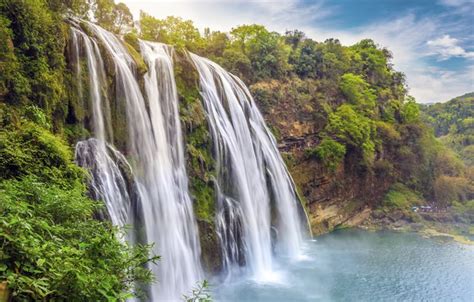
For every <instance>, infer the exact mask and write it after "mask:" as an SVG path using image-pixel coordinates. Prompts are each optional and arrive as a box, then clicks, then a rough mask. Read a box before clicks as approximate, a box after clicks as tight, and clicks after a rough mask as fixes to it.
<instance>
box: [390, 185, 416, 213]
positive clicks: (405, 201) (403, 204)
mask: <svg viewBox="0 0 474 302" xmlns="http://www.w3.org/2000/svg"><path fill="white" fill-rule="evenodd" d="M422 200H423V199H422V197H421V196H420V195H419V194H418V193H416V192H414V191H412V190H410V189H409V188H408V187H406V186H405V185H403V184H401V183H396V184H394V185H392V186H391V187H390V190H389V191H388V193H387V194H386V195H385V197H384V200H383V205H384V206H386V207H389V208H396V209H407V208H409V207H410V206H412V205H418V204H421V203H422Z"/></svg>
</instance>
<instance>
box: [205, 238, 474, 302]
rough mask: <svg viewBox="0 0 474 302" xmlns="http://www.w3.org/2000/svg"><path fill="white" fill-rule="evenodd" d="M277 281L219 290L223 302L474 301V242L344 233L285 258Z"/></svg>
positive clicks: (217, 295) (216, 293) (244, 282)
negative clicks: (296, 256)
mask: <svg viewBox="0 0 474 302" xmlns="http://www.w3.org/2000/svg"><path fill="white" fill-rule="evenodd" d="M278 266H279V268H277V269H276V270H275V278H274V281H272V282H256V281H252V280H249V279H248V278H242V280H239V281H235V282H230V283H226V284H221V285H219V286H218V288H217V286H216V288H214V289H213V291H214V293H213V296H214V298H215V299H216V300H217V301H272V302H274V301H474V246H467V245H462V244H458V243H456V242H448V243H446V242H445V243H441V242H439V241H436V240H434V239H425V238H422V237H420V236H419V235H417V234H410V233H394V232H364V231H358V230H345V231H338V232H334V233H332V234H328V235H325V236H321V237H318V238H317V240H315V241H309V242H307V243H306V245H305V248H304V259H302V260H300V261H287V260H285V259H280V260H279V265H278Z"/></svg>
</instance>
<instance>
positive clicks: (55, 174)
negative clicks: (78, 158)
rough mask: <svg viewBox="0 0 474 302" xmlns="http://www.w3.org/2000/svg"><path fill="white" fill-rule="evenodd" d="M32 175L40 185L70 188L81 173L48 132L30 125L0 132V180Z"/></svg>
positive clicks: (64, 146)
mask: <svg viewBox="0 0 474 302" xmlns="http://www.w3.org/2000/svg"><path fill="white" fill-rule="evenodd" d="M25 175H36V176H37V177H38V178H39V179H40V180H41V181H44V182H51V183H55V184H60V185H61V186H63V187H71V186H74V183H76V182H81V181H82V177H83V175H84V174H83V172H82V169H80V168H79V167H77V166H76V165H74V164H73V162H72V152H71V150H70V149H69V147H68V146H67V145H66V144H65V143H64V142H63V141H62V140H61V139H60V138H58V137H56V136H54V135H53V134H52V133H51V132H49V131H48V130H46V129H44V128H42V127H40V126H38V125H36V124H34V123H31V122H23V123H21V125H20V126H19V127H9V128H5V129H1V130H0V180H1V179H10V178H20V177H22V176H25Z"/></svg>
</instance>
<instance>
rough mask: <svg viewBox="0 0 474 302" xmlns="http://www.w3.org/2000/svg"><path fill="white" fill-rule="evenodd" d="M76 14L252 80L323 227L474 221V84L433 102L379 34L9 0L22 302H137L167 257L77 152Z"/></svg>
mask: <svg viewBox="0 0 474 302" xmlns="http://www.w3.org/2000/svg"><path fill="white" fill-rule="evenodd" d="M73 16H74V17H77V18H81V19H89V20H92V21H94V22H96V23H97V24H99V25H101V26H102V27H104V28H105V29H107V30H110V31H112V32H114V33H116V34H117V35H121V37H123V39H124V41H126V42H124V43H126V44H127V46H128V47H129V49H130V52H133V53H135V54H136V55H137V59H136V60H137V66H139V67H141V68H143V69H146V66H144V63H143V61H142V60H141V59H140V57H139V55H138V51H139V49H137V47H136V45H135V44H136V42H137V39H138V38H139V39H144V40H150V41H157V42H162V43H166V44H170V45H173V46H174V47H175V49H176V51H177V53H178V54H183V53H184V50H188V51H191V52H193V53H196V54H199V55H201V56H205V57H207V58H209V59H211V60H213V61H215V62H217V63H218V64H220V65H222V66H223V67H224V68H225V69H227V70H228V71H230V72H231V73H233V74H234V75H236V76H238V77H240V78H241V79H242V80H243V81H244V82H245V83H246V84H247V85H249V87H250V90H251V92H252V94H253V96H254V98H255V100H256V102H257V104H258V107H259V108H260V110H261V112H262V113H263V115H264V117H265V119H266V122H267V124H268V126H269V127H270V129H271V131H272V132H273V134H274V135H275V137H276V139H277V141H278V144H279V148H280V151H281V152H282V154H283V156H284V159H285V161H286V164H287V166H288V169H289V171H290V173H291V175H292V177H293V179H294V181H295V183H296V185H297V188H298V191H299V195H300V198H301V199H302V200H303V202H304V204H305V207H306V209H307V210H308V215H309V218H310V222H311V228H312V230H313V232H314V233H315V234H320V233H324V232H328V231H331V230H333V229H335V228H339V227H345V226H354V225H359V224H364V223H366V224H367V223H368V222H370V223H373V224H384V223H385V222H387V223H393V222H396V221H398V220H405V221H408V222H416V223H422V222H423V221H424V220H425V219H428V218H429V217H424V216H423V215H419V214H417V213H415V212H413V211H412V210H411V209H412V207H414V206H422V205H429V206H431V207H432V208H436V209H437V211H440V212H443V211H445V212H449V213H451V214H452V215H454V216H452V217H451V218H449V219H448V220H449V222H456V223H459V224H461V225H463V224H470V223H472V222H473V218H474V201H473V200H474V166H473V164H474V159H473V156H474V148H473V141H474V132H473V129H474V118H473V116H474V97H473V94H472V93H471V94H466V95H464V96H462V97H459V98H456V99H453V100H451V101H449V102H447V103H444V104H433V105H423V106H420V105H418V104H417V103H416V101H415V99H414V98H413V97H411V96H410V95H409V94H408V90H407V85H406V82H405V76H404V75H403V74H402V73H400V72H397V71H396V70H395V69H394V67H393V65H392V63H391V59H392V57H391V53H390V51H389V50H388V49H385V48H381V47H380V46H378V45H377V43H376V41H372V40H370V39H366V40H362V41H360V42H358V43H356V44H354V45H351V46H344V45H341V43H340V42H339V41H338V40H337V39H329V40H326V41H323V42H318V41H314V40H313V39H311V38H308V37H306V36H305V34H304V33H303V32H301V31H298V30H293V31H288V32H286V33H284V34H280V33H276V32H272V31H269V30H268V29H266V28H265V27H264V26H261V25H241V26H237V27H235V28H233V29H232V30H231V31H230V32H219V31H210V30H209V29H205V30H204V31H203V32H200V31H199V30H198V29H197V28H196V27H195V26H194V25H193V23H192V22H191V21H189V20H183V19H181V18H179V17H168V18H166V19H157V18H154V17H153V16H151V15H149V14H147V13H145V12H141V14H140V16H139V19H138V20H134V19H133V16H132V14H131V12H130V11H129V9H128V8H127V7H126V6H125V5H124V4H122V3H119V4H115V3H114V1H113V0H91V1H87V0H69V1H57V0H0V211H1V217H0V245H1V246H2V248H1V251H0V258H1V262H0V284H2V285H5V282H6V283H7V284H8V288H9V290H10V291H11V294H12V295H13V297H14V299H16V300H45V299H46V300H50V299H53V300H68V301H73V300H74V301H75V300H77V301H89V300H97V301H102V300H114V299H119V300H124V299H126V298H128V297H130V296H132V295H140V292H139V287H137V286H134V284H135V282H151V281H152V276H151V274H150V271H149V270H147V269H146V266H144V265H145V264H146V263H151V262H155V261H157V260H158V255H150V253H149V248H150V247H149V246H141V245H138V246H133V247H131V246H128V245H126V244H124V243H123V242H122V240H120V234H121V232H122V230H119V229H118V228H116V227H114V226H112V225H111V223H110V222H107V221H103V220H99V219H97V217H98V215H97V214H98V213H99V212H100V209H101V208H103V205H102V204H101V202H100V201H95V200H92V199H91V198H90V197H88V194H87V185H86V184H87V173H86V172H85V171H84V170H83V169H81V168H79V167H78V166H76V165H75V164H74V162H73V148H74V144H75V143H76V142H77V141H78V139H79V138H81V137H84V136H87V133H88V130H87V127H84V124H87V119H88V117H87V113H86V112H84V111H85V109H82V110H81V105H80V104H81V103H80V100H79V96H78V95H77V93H75V91H77V89H76V88H77V87H76V85H77V81H76V80H75V77H74V76H75V71H74V70H72V69H71V66H70V64H69V61H68V57H67V53H68V49H67V48H68V44H67V41H68V39H69V37H68V35H69V31H68V28H69V23H68V22H67V19H68V18H70V17H73ZM183 57H184V56H183ZM140 64H141V65H140ZM140 72H141V73H143V72H144V71H143V70H142V71H140V70H139V73H140ZM178 72H179V70H178ZM181 74H185V72H183V71H182V70H181ZM183 77H184V76H183ZM188 80H189V79H188ZM191 81H192V79H191ZM177 84H178V88H180V87H181V86H182V85H181V84H182V83H181V82H180V81H178V83H177ZM180 85H181V86H180ZM179 93H180V97H181V99H182V104H181V106H182V108H180V109H181V110H183V112H184V111H185V112H188V113H189V114H188V115H185V114H183V116H182V123H183V125H184V127H183V128H185V129H187V133H186V134H187V136H188V140H189V143H188V144H187V146H186V147H187V152H188V160H189V161H190V163H189V164H188V170H190V174H191V177H192V179H191V181H190V185H191V186H192V189H193V192H194V195H195V202H196V204H197V206H196V211H197V212H198V213H197V216H198V218H199V219H200V221H199V222H198V223H199V224H200V225H201V223H204V222H206V221H207V222H209V221H211V220H212V209H210V206H209V204H208V203H209V202H208V201H207V200H208V199H209V198H211V197H209V196H211V195H212V194H213V192H212V189H210V188H209V186H210V185H209V183H210V181H209V180H208V178H210V176H209V175H208V174H207V172H209V171H207V170H206V167H207V166H209V169H211V168H212V163H210V162H212V160H211V158H210V157H212V155H211V154H210V151H209V150H210V146H209V144H210V141H209V139H208V138H207V136H208V134H206V133H207V132H206V130H204V128H202V129H201V128H199V127H200V125H199V124H197V123H196V120H197V119H196V115H199V112H197V111H198V110H196V108H195V107H193V106H195V105H194V104H193V103H192V99H193V98H199V95H198V93H197V92H196V91H185V90H183V89H181V88H180V92H179ZM198 119H202V120H204V118H203V117H202V116H201V117H199V118H198ZM191 124H192V127H191V126H190V125H191ZM204 124H205V123H204V122H203V124H202V125H204ZM196 125H197V126H196ZM203 127H204V126H203ZM193 154H194V155H195V156H194V155H193ZM193 156H194V157H193ZM196 158H198V160H196V161H195V159H196ZM203 167H204V170H206V171H201V170H202V169H203ZM206 198H208V199H206ZM453 217H454V218H453ZM450 219H451V220H450ZM441 220H442V219H441ZM209 223H210V225H211V229H212V223H211V222H209ZM471 232H472V228H471ZM203 250H204V251H206V246H203ZM104 259H107V261H104ZM72 297H73V298H72Z"/></svg>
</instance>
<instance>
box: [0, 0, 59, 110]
mask: <svg viewBox="0 0 474 302" xmlns="http://www.w3.org/2000/svg"><path fill="white" fill-rule="evenodd" d="M59 20H60V16H59V15H58V14H56V13H55V12H53V11H51V10H50V9H49V7H48V5H47V3H46V1H41V0H24V1H23V0H11V1H2V2H0V23H1V24H2V26H1V28H3V29H2V30H0V35H3V36H4V37H5V38H6V39H5V40H4V39H1V41H2V42H0V43H2V44H4V45H3V46H2V47H1V48H2V53H1V54H0V58H2V66H3V67H2V69H3V68H4V69H5V70H6V73H5V76H0V79H2V77H5V78H6V79H2V80H3V83H2V84H0V87H6V90H7V91H6V94H5V95H4V99H5V100H6V101H7V102H9V103H11V104H16V105H20V104H25V103H27V102H31V101H34V104H36V105H38V106H39V107H41V108H42V109H44V110H45V111H46V113H47V114H52V113H55V114H60V113H61V112H64V111H65V110H66V109H65V108H64V104H62V103H61V100H62V99H63V98H64V95H65V93H64V86H63V78H64V46H65V39H64V35H63V33H64V27H63V23H61V22H59ZM5 43H6V45H5ZM5 46H6V47H5ZM12 50H13V51H12ZM1 90H5V89H0V94H2V92H1ZM0 98H1V97H0Z"/></svg>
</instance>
